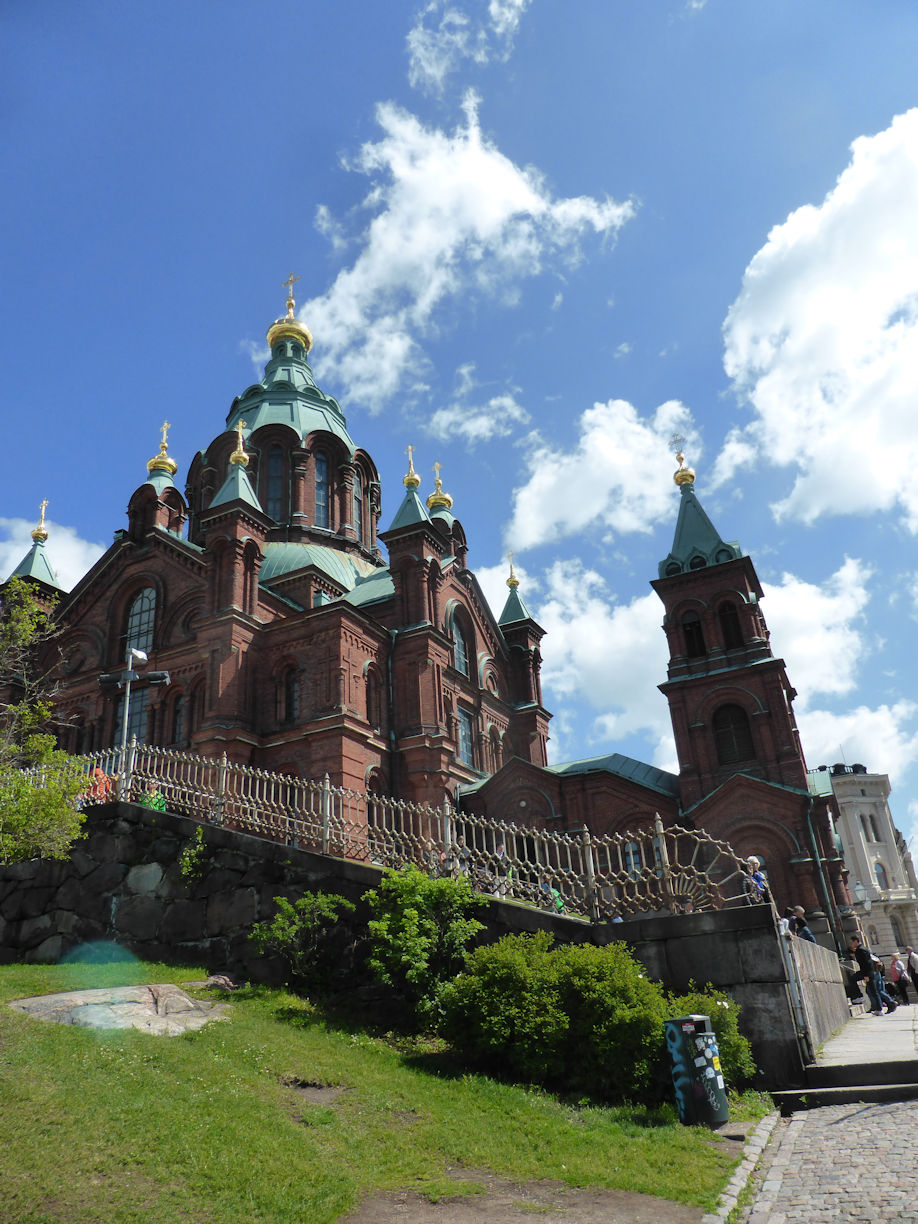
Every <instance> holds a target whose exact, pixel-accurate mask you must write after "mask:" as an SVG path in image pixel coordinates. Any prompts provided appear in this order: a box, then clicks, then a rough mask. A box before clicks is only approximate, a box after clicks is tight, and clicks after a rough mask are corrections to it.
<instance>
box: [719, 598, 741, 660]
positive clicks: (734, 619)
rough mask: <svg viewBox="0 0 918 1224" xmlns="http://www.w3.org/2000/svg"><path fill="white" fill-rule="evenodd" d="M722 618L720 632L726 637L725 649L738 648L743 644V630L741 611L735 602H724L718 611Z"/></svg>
mask: <svg viewBox="0 0 918 1224" xmlns="http://www.w3.org/2000/svg"><path fill="white" fill-rule="evenodd" d="M717 615H718V617H719V619H720V632H721V634H722V635H723V639H724V649H725V650H737V649H738V648H739V647H740V646H742V644H743V631H742V629H741V628H740V620H739V613H738V612H737V610H736V604H735V603H722V604H721V605H720V608H719V609H718V611H717Z"/></svg>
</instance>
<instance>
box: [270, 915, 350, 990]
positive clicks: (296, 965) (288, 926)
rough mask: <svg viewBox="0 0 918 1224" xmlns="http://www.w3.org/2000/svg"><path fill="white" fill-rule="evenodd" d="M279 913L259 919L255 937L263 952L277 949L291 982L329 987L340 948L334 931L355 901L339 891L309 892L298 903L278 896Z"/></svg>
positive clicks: (314, 986) (319, 987)
mask: <svg viewBox="0 0 918 1224" xmlns="http://www.w3.org/2000/svg"><path fill="white" fill-rule="evenodd" d="M274 903H275V905H276V906H277V913H276V914H275V915H274V917H273V919H272V920H271V921H270V922H256V923H255V926H254V927H253V928H252V936H251V938H252V940H253V942H254V943H255V946H256V947H257V948H258V950H259V952H262V953H264V952H275V953H277V955H278V956H280V957H281V958H282V959H283V960H284V961H285V962H286V964H287V967H288V969H289V971H290V980H291V984H293V985H298V986H303V987H307V988H313V989H321V988H323V987H327V986H328V985H329V983H330V981H331V979H332V978H333V976H334V968H335V963H336V960H337V959H338V949H337V947H336V946H335V941H334V940H333V939H332V934H333V932H334V930H335V928H336V927H337V926H338V923H339V921H340V917H341V915H342V914H351V913H353V912H354V906H353V904H352V903H351V902H350V901H348V900H347V899H346V898H345V897H341V896H339V895H338V894H337V893H323V892H314V893H306V894H305V895H304V896H302V897H300V898H298V899H297V900H296V901H294V902H290V901H288V900H287V898H286V897H275V898H274Z"/></svg>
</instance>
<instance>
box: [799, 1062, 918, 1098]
mask: <svg viewBox="0 0 918 1224" xmlns="http://www.w3.org/2000/svg"><path fill="white" fill-rule="evenodd" d="M885 1084H916V1085H918V1058H898V1059H894V1060H892V1061H890V1062H865V1063H841V1064H832V1063H819V1064H815V1065H813V1064H811V1065H810V1066H808V1067H807V1068H806V1088H803V1089H801V1090H800V1091H802V1092H808V1091H810V1090H811V1089H814V1088H850V1087H852V1086H853V1085H859V1086H864V1085H867V1086H870V1087H882V1086H883V1085H885Z"/></svg>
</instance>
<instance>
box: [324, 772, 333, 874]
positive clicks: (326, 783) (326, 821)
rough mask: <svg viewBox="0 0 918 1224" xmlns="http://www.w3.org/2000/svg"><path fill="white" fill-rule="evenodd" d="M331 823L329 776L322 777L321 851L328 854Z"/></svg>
mask: <svg viewBox="0 0 918 1224" xmlns="http://www.w3.org/2000/svg"><path fill="white" fill-rule="evenodd" d="M330 824H331V778H330V777H329V776H328V774H326V775H325V777H324V778H323V779H322V853H323V854H328V843H329V832H328V830H329V825H330Z"/></svg>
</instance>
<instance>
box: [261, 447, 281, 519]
mask: <svg viewBox="0 0 918 1224" xmlns="http://www.w3.org/2000/svg"><path fill="white" fill-rule="evenodd" d="M265 510H267V512H268V515H269V516H270V517H271V518H273V519H274V521H275V523H279V522H281V521H282V520H283V517H284V452H283V450H282V449H281V448H280V446H278V445H277V444H276V443H275V445H274V446H272V447H271V449H270V450H269V451H268V496H267V498H266V499H265Z"/></svg>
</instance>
